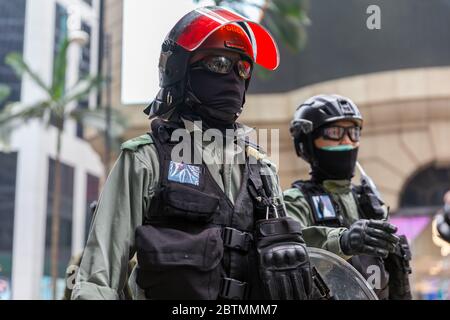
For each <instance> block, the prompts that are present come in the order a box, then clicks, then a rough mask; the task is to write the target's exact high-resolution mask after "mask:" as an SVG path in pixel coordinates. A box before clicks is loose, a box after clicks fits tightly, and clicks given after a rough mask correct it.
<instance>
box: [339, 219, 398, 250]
mask: <svg viewBox="0 0 450 320" xmlns="http://www.w3.org/2000/svg"><path fill="white" fill-rule="evenodd" d="M395 232H397V227H395V226H394V225H392V224H390V223H388V222H386V221H381V220H364V219H361V220H358V221H356V222H355V223H354V224H352V225H351V226H350V229H348V230H347V231H345V232H344V233H343V234H342V235H341V238H340V244H341V249H342V252H343V253H344V254H346V255H349V256H352V255H357V254H367V255H372V256H379V257H382V258H386V257H387V256H388V254H389V252H393V251H394V250H395V246H396V245H397V243H398V241H399V238H398V237H397V236H396V235H394V233H395Z"/></svg>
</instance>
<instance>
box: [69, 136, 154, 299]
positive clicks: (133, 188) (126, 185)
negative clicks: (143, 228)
mask: <svg viewBox="0 0 450 320" xmlns="http://www.w3.org/2000/svg"><path fill="white" fill-rule="evenodd" d="M123 149H124V150H123V152H122V153H121V155H120V156H119V159H118V160H117V162H116V164H115V165H114V167H113V169H112V171H111V174H110V175H109V177H108V179H107V181H106V184H105V186H104V188H103V191H102V194H101V197H100V200H99V204H98V207H97V210H96V213H95V219H94V222H93V224H92V227H91V231H90V234H89V237H88V241H87V244H86V248H85V250H84V253H83V257H82V260H81V265H80V269H79V272H78V274H77V277H76V281H75V286H74V288H73V293H72V299H74V300H92V299H93V300H103V299H105V300H117V299H124V297H123V290H124V288H125V284H126V280H127V271H128V262H129V260H130V259H131V257H132V256H133V255H134V253H135V248H134V241H135V240H134V233H135V229H136V228H137V227H138V226H140V225H141V224H142V220H143V214H144V212H146V211H147V210H148V207H149V202H150V200H151V197H152V196H153V193H154V189H155V187H156V183H157V181H156V180H157V177H158V172H159V164H158V159H157V155H156V150H155V148H154V145H144V146H141V147H138V146H137V145H133V144H129V145H128V146H126V147H125V148H123Z"/></svg>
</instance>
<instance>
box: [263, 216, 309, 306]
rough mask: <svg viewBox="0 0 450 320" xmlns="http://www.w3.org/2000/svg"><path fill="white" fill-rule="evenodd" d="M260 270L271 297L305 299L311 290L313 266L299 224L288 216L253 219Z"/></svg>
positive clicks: (267, 294)
mask: <svg viewBox="0 0 450 320" xmlns="http://www.w3.org/2000/svg"><path fill="white" fill-rule="evenodd" d="M256 247H257V254H258V261H259V273H260V277H261V281H262V285H263V288H264V292H265V296H266V298H267V299H270V300H305V299H308V298H309V297H310V295H311V292H312V281H313V280H312V269H311V264H310V260H309V256H308V252H307V251H306V246H305V242H304V240H303V238H302V233H301V226H300V224H299V223H298V222H297V221H295V220H293V219H292V218H289V217H282V218H274V219H268V220H259V221H258V222H257V223H256Z"/></svg>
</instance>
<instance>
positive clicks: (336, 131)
mask: <svg viewBox="0 0 450 320" xmlns="http://www.w3.org/2000/svg"><path fill="white" fill-rule="evenodd" d="M346 134H347V135H348V137H349V138H350V140H351V141H352V142H358V141H359V140H360V138H361V127H358V126H354V127H341V126H329V127H325V128H322V129H321V130H320V136H322V137H323V138H324V139H327V140H333V141H341V140H342V139H343V138H344V137H345V135H346Z"/></svg>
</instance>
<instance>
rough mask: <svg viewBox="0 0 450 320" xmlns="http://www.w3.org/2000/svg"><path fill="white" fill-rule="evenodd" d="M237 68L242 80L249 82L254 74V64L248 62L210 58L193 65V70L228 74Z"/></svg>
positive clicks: (216, 57) (222, 57)
mask: <svg viewBox="0 0 450 320" xmlns="http://www.w3.org/2000/svg"><path fill="white" fill-rule="evenodd" d="M234 66H236V68H237V69H236V71H237V73H238V74H239V76H240V77H241V78H242V79H245V80H247V79H248V78H250V76H251V74H252V64H251V63H250V62H249V61H246V60H237V61H233V60H232V59H230V58H228V57H224V56H208V57H205V58H203V59H202V60H200V61H198V62H196V63H194V64H192V65H191V69H195V68H199V67H200V68H203V69H206V70H209V71H211V72H214V73H219V74H228V73H230V72H231V70H233V67H234Z"/></svg>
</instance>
